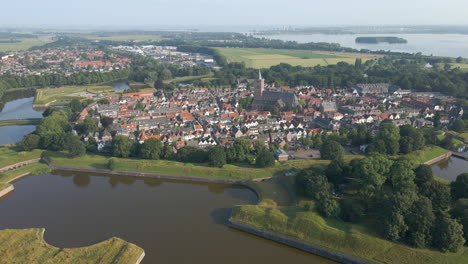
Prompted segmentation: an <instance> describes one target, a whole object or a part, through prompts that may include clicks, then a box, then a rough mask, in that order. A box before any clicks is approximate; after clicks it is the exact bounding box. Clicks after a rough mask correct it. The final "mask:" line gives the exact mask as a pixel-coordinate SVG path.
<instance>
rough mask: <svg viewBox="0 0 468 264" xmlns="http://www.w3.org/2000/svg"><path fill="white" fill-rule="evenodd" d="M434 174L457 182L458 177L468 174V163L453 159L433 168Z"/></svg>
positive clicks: (439, 163) (443, 161) (436, 164)
mask: <svg viewBox="0 0 468 264" xmlns="http://www.w3.org/2000/svg"><path fill="white" fill-rule="evenodd" d="M431 168H432V172H433V173H434V175H436V176H437V177H439V178H442V179H446V180H449V181H455V180H456V179H457V176H458V175H460V174H462V173H465V172H468V161H466V160H463V159H460V158H456V157H451V158H449V159H446V160H442V161H439V162H437V163H435V164H434V165H432V166H431Z"/></svg>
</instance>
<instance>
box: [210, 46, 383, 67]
mask: <svg viewBox="0 0 468 264" xmlns="http://www.w3.org/2000/svg"><path fill="white" fill-rule="evenodd" d="M217 50H219V51H220V52H221V54H223V55H224V56H225V57H226V58H227V59H228V61H229V62H244V63H245V64H246V66H247V67H253V68H269V67H271V66H273V65H278V64H280V63H288V64H291V65H293V66H297V65H300V66H306V67H307V66H309V67H312V66H316V65H321V66H326V65H331V64H337V63H338V62H347V63H350V64H354V62H355V61H356V59H357V58H360V59H362V61H363V62H366V61H368V60H371V59H375V58H379V57H382V56H380V55H374V54H364V53H345V52H326V51H310V50H286V49H250V48H247V49H243V48H217Z"/></svg>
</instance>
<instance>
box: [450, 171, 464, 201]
mask: <svg viewBox="0 0 468 264" xmlns="http://www.w3.org/2000/svg"><path fill="white" fill-rule="evenodd" d="M451 187H452V197H453V198H454V199H460V198H468V173H462V174H460V175H458V176H457V179H456V180H455V181H454V182H452V186H451Z"/></svg>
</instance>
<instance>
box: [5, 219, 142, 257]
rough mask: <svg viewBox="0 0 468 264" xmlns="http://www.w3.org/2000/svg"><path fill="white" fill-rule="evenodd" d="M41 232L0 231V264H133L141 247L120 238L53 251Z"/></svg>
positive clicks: (52, 247) (29, 230)
mask: <svg viewBox="0 0 468 264" xmlns="http://www.w3.org/2000/svg"><path fill="white" fill-rule="evenodd" d="M43 233H44V229H38V228H35V229H20V230H14V229H5V230H1V231H0V256H1V258H0V263H9V264H13V263H29V264H67V263H69V264H84V263H101V264H111V263H112V264H117V263H118V264H127V263H136V261H137V260H138V258H139V257H140V256H141V254H142V253H143V249H141V248H140V247H138V246H136V245H134V244H131V243H128V242H126V241H124V240H122V239H119V238H115V237H114V238H111V239H108V240H106V241H103V242H101V243H98V244H95V245H92V246H88V247H81V248H56V247H54V246H51V245H49V244H47V243H46V242H45V241H44V238H43Z"/></svg>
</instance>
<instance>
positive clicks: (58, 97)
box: [34, 86, 115, 105]
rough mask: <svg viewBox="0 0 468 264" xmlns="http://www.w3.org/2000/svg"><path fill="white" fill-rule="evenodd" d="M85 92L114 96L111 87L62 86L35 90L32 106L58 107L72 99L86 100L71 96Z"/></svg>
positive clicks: (81, 97)
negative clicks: (47, 105) (46, 105)
mask: <svg viewBox="0 0 468 264" xmlns="http://www.w3.org/2000/svg"><path fill="white" fill-rule="evenodd" d="M86 91H87V92H89V93H92V94H103V95H112V94H115V92H114V89H113V88H112V86H62V87H60V88H45V89H38V90H37V92H36V98H35V99H34V104H35V105H45V104H51V105H60V104H64V103H65V102H68V101H70V100H72V99H73V98H78V99H83V98H86V97H85V96H78V95H73V94H76V93H84V92H86Z"/></svg>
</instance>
